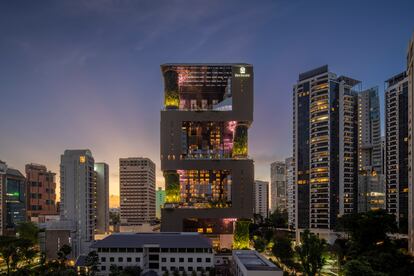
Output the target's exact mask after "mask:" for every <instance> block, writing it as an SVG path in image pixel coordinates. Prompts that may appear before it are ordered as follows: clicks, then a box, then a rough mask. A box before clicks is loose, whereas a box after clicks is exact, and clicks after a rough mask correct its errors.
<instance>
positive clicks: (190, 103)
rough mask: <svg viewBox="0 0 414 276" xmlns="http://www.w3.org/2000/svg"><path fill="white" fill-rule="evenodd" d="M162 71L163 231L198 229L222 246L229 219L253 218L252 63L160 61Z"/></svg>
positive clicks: (230, 228) (230, 229) (228, 234)
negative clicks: (163, 89)
mask: <svg viewBox="0 0 414 276" xmlns="http://www.w3.org/2000/svg"><path fill="white" fill-rule="evenodd" d="M161 71H162V74H163V77H164V87H165V91H164V96H165V106H164V109H163V110H162V111H161V169H162V171H163V172H164V177H165V184H166V204H165V206H164V208H163V209H162V211H161V212H162V216H161V217H162V223H161V231H178V232H181V231H184V232H194V231H196V232H200V233H201V232H203V233H205V234H208V235H209V236H210V237H211V238H212V239H213V241H214V242H215V245H218V243H220V246H224V243H221V242H220V238H223V239H224V238H229V239H230V240H231V236H232V234H233V228H234V225H233V224H234V222H235V221H236V220H237V219H238V218H252V217H253V197H252V194H253V185H254V169H253V160H252V159H250V158H249V157H248V143H247V141H248V129H249V127H250V124H251V123H252V121H253V67H252V66H251V65H249V64H164V65H161ZM226 246H228V245H226ZM230 246H231V244H230Z"/></svg>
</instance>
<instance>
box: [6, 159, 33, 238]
mask: <svg viewBox="0 0 414 276" xmlns="http://www.w3.org/2000/svg"><path fill="white" fill-rule="evenodd" d="M0 184H1V186H0V189H1V193H0V195H1V197H0V198H1V199H0V203H1V205H0V211H1V213H0V215H1V218H0V222H1V223H0V235H2V236H3V235H4V236H11V235H15V234H16V226H17V224H19V223H21V222H25V221H26V204H27V203H26V179H25V177H24V176H23V174H22V173H20V171H18V170H16V169H12V168H9V167H7V164H6V163H5V162H3V161H1V160H0Z"/></svg>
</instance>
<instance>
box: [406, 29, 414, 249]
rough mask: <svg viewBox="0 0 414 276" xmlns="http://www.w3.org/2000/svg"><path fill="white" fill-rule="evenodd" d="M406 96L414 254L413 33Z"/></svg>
mask: <svg viewBox="0 0 414 276" xmlns="http://www.w3.org/2000/svg"><path fill="white" fill-rule="evenodd" d="M407 73H408V95H409V96H408V97H409V119H408V121H409V124H410V132H409V135H408V137H409V139H410V141H409V152H410V155H409V168H410V169H409V172H410V174H409V181H408V183H409V184H408V185H409V186H408V192H409V195H408V218H409V219H408V221H409V223H408V249H409V251H410V253H411V254H414V192H413V189H414V156H413V155H414V33H413V36H412V38H411V41H410V43H409V46H408V54H407Z"/></svg>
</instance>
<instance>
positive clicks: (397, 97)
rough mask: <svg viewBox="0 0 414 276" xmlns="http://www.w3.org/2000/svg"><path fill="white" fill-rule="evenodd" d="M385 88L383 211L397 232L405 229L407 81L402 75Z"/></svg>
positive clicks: (391, 79)
mask: <svg viewBox="0 0 414 276" xmlns="http://www.w3.org/2000/svg"><path fill="white" fill-rule="evenodd" d="M385 84H386V87H385V156H386V161H385V164H386V168H385V175H386V180H385V184H386V208H387V211H388V213H390V214H394V215H395V216H396V218H397V223H398V226H399V228H400V231H401V232H403V233H407V226H408V145H409V143H408V136H409V135H408V94H409V93H408V78H407V74H406V72H402V73H400V74H398V75H396V76H393V77H392V78H390V79H388V80H387V81H386V82H385Z"/></svg>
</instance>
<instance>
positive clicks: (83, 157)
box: [79, 155, 86, 164]
mask: <svg viewBox="0 0 414 276" xmlns="http://www.w3.org/2000/svg"><path fill="white" fill-rule="evenodd" d="M85 160H86V158H85V156H83V155H81V156H80V157H79V162H80V163H82V164H83V163H85Z"/></svg>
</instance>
